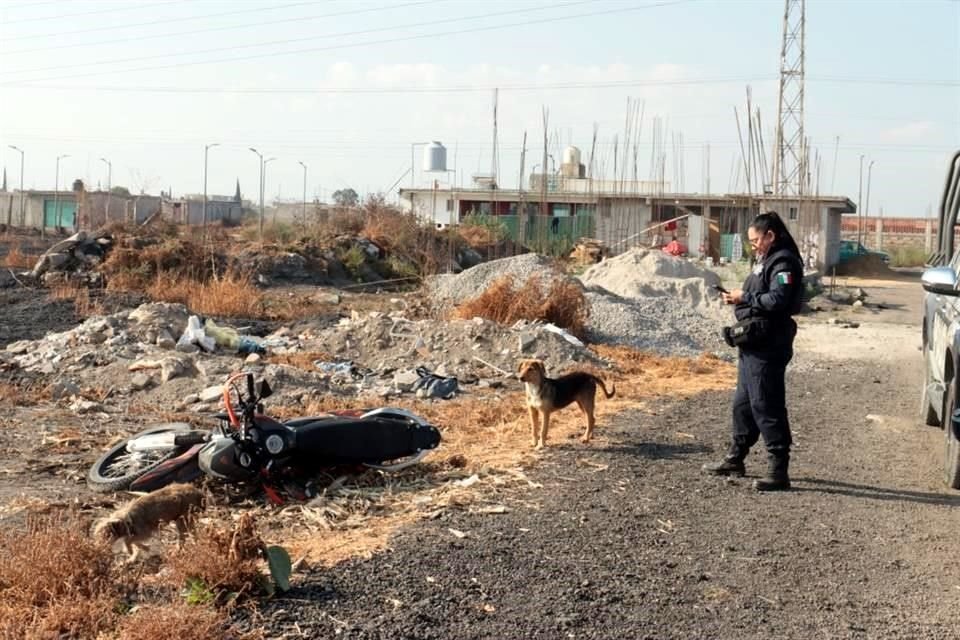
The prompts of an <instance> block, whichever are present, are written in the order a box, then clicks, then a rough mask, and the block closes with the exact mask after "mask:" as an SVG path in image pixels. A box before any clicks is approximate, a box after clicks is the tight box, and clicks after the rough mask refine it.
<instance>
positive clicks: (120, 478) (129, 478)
mask: <svg viewBox="0 0 960 640" xmlns="http://www.w3.org/2000/svg"><path fill="white" fill-rule="evenodd" d="M191 432H195V433H196V434H197V435H196V437H195V438H192V437H189V435H190V434H191ZM178 436H179V437H178ZM205 436H206V433H205V432H196V431H195V429H194V428H193V427H192V426H191V425H189V424H187V423H185V422H171V423H167V424H162V425H157V426H155V427H151V428H149V429H146V430H144V431H141V432H140V433H138V434H136V435H134V436H132V437H130V438H127V439H126V440H123V441H121V442H120V443H118V444H116V445H115V446H113V447H111V448H110V450H108V451H107V452H106V453H104V454H103V455H102V456H100V458H98V459H97V461H96V462H94V463H93V466H92V467H90V471H89V472H88V473H87V485H88V486H89V487H90V488H91V489H93V490H94V491H99V492H103V493H109V492H112V491H123V490H124V489H127V488H129V487H130V485H131V484H132V483H133V482H135V481H136V480H137V479H138V478H140V477H141V476H143V475H144V474H147V473H149V472H150V471H153V470H154V469H156V468H157V467H159V466H160V465H162V464H163V463H164V462H166V461H167V460H170V459H172V458H175V457H177V456H178V455H180V454H181V453H183V452H184V451H186V450H187V449H189V448H190V446H191V445H193V444H197V443H198V442H202V438H203V437H205ZM177 437H178V440H179V441H178V442H175V440H174V438H177Z"/></svg>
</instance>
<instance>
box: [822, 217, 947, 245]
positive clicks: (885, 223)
mask: <svg viewBox="0 0 960 640" xmlns="http://www.w3.org/2000/svg"><path fill="white" fill-rule="evenodd" d="M939 226H940V225H939V220H935V219H931V218H879V217H869V218H866V217H865V218H860V219H859V220H858V219H857V218H856V217H855V216H850V217H845V218H844V219H843V224H842V226H841V235H842V236H843V239H844V240H857V239H859V240H860V241H861V242H862V243H863V245H864V246H865V247H868V248H870V249H875V250H881V251H892V250H895V249H899V248H917V249H923V250H924V251H926V252H928V253H929V252H931V251H932V250H933V249H934V245H935V244H936V243H937V234H938V229H939ZM954 245H955V246H960V229H957V230H955V231H954Z"/></svg>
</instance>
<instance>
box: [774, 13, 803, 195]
mask: <svg viewBox="0 0 960 640" xmlns="http://www.w3.org/2000/svg"><path fill="white" fill-rule="evenodd" d="M783 4H784V8H783V43H782V45H781V48H780V101H779V105H778V107H777V147H776V154H775V156H774V159H773V188H774V193H775V194H777V195H785V196H800V195H802V194H803V193H804V192H805V191H806V189H805V186H806V180H805V174H806V170H805V168H804V167H805V165H806V162H805V157H804V154H805V150H804V137H803V101H804V91H803V84H804V59H805V54H804V41H805V34H806V2H805V0H784V3H783Z"/></svg>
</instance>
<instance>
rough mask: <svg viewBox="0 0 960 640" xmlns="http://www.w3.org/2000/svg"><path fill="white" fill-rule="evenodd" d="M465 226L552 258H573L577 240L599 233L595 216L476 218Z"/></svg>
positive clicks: (474, 216)
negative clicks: (490, 231) (487, 231)
mask: <svg viewBox="0 0 960 640" xmlns="http://www.w3.org/2000/svg"><path fill="white" fill-rule="evenodd" d="M464 222H465V223H467V224H475V225H479V226H483V227H488V228H491V229H496V230H498V232H499V234H500V235H501V236H502V237H504V238H508V239H510V240H513V241H514V242H517V243H520V244H522V245H524V246H526V247H527V248H529V249H530V250H532V251H535V252H537V253H542V254H546V255H551V256H565V255H567V254H569V253H570V251H572V250H573V247H574V245H575V244H576V242H577V240H579V239H580V238H585V237H593V235H594V234H595V232H596V223H595V220H594V216H593V214H592V213H580V214H577V215H575V216H543V215H528V216H518V215H503V216H490V215H473V216H469V217H467V218H465V219H464Z"/></svg>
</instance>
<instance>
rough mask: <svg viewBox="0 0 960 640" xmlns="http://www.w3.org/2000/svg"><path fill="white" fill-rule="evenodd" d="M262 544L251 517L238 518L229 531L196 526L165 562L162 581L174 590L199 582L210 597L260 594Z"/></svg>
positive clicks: (218, 525)
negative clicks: (188, 537)
mask: <svg viewBox="0 0 960 640" xmlns="http://www.w3.org/2000/svg"><path fill="white" fill-rule="evenodd" d="M263 547H264V544H263V541H262V540H261V539H260V535H259V533H258V531H257V526H256V521H255V520H254V517H253V515H252V514H249V513H245V514H242V515H241V516H240V518H239V519H238V520H237V522H236V524H235V525H234V526H233V527H232V528H225V527H224V526H223V525H221V524H218V523H209V524H206V525H205V526H202V527H198V528H197V529H196V531H195V533H194V535H193V536H191V537H190V539H189V540H188V541H187V542H186V543H185V544H184V545H183V547H182V548H180V549H179V550H177V551H176V552H174V553H173V554H172V555H171V556H170V558H169V559H168V562H167V566H168V568H169V572H168V573H167V574H165V575H164V580H165V581H166V582H167V583H168V584H169V585H170V586H171V587H173V588H174V589H180V588H182V587H183V586H184V585H186V584H188V583H191V582H194V583H196V582H199V584H202V585H203V588H205V589H207V590H209V591H210V592H211V593H212V594H213V595H214V597H216V598H217V599H221V598H223V597H225V596H227V595H228V594H229V595H233V596H235V597H242V596H251V595H256V594H259V593H261V592H262V591H263V588H264V584H265V577H264V574H263V573H262V571H261V569H260V557H261V556H260V553H261V550H262V549H263Z"/></svg>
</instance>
